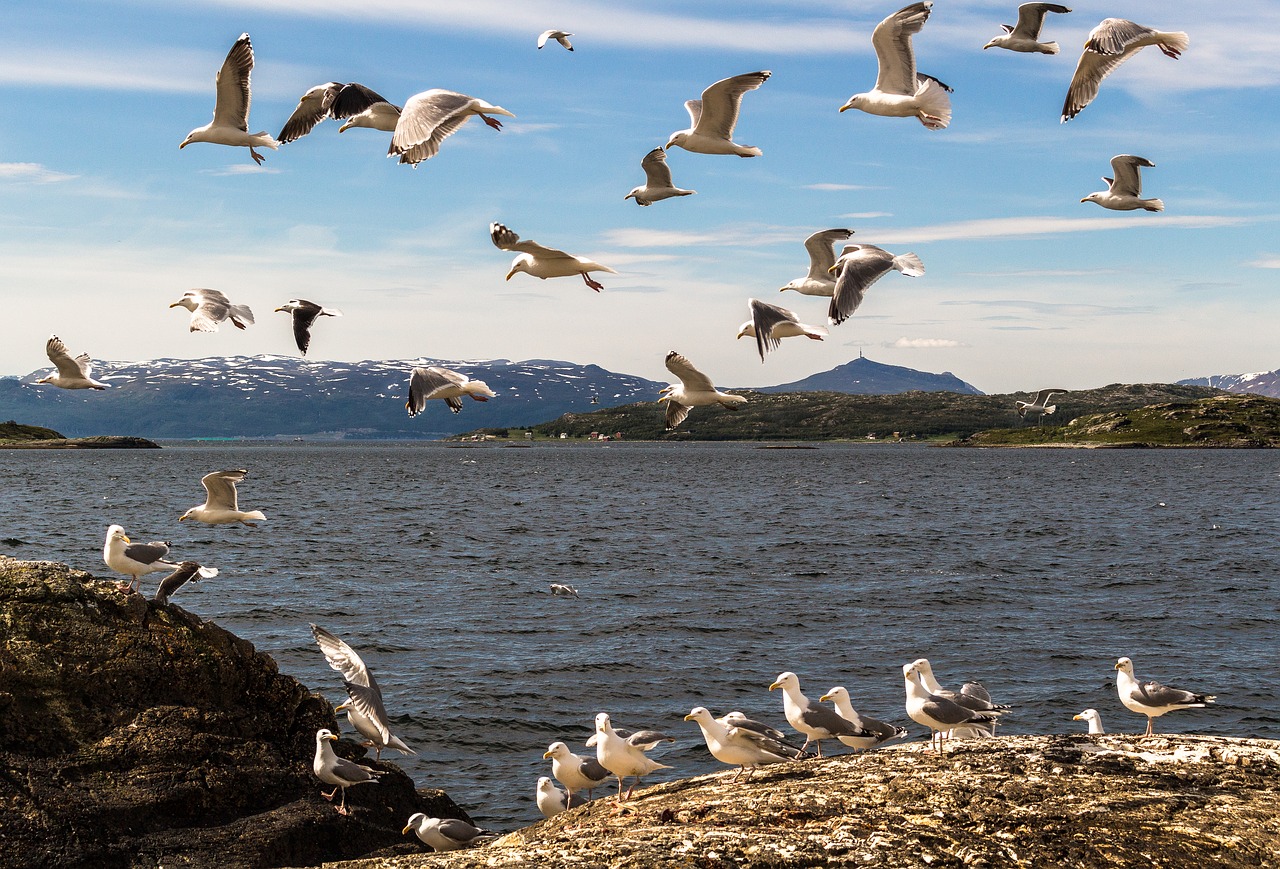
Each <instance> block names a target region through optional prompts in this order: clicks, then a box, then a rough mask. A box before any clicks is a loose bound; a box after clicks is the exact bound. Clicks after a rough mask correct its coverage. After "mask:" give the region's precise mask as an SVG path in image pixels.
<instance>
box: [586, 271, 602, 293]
mask: <svg viewBox="0 0 1280 869" xmlns="http://www.w3.org/2000/svg"><path fill="white" fill-rule="evenodd" d="M582 280H583V281H585V282H586V284H587V286H588V287H590V288H591V289H593V290H595V291H596V292H597V293H598V292H600V291H601V290H603V289H604V284H602V283H600V282H599V281H593V280H591V278H589V277H587V273H586V272H583V273H582Z"/></svg>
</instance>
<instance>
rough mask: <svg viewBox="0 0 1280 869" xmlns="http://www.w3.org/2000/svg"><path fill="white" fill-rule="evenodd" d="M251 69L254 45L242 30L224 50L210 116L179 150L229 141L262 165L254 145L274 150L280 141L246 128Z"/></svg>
mask: <svg viewBox="0 0 1280 869" xmlns="http://www.w3.org/2000/svg"><path fill="white" fill-rule="evenodd" d="M251 72H253V46H252V45H250V44H249V34H247V33H241V34H240V38H239V39H237V40H236V42H235V45H232V46H231V50H230V51H229V52H227V59H226V60H224V61H223V62H222V69H220V70H218V75H217V77H215V78H214V84H215V87H216V88H217V99H216V100H215V102H214V104H213V120H212V121H210V122H209V123H207V124H205V125H204V126H203V127H197V128H196V129H194V130H192V131H191V132H190V133H187V138H185V139H183V140H182V144H181V145H179V146H178V149H179V150H181V149H183V148H185V147H187V146H188V145H190V144H191V143H192V142H212V143H213V144H215V145H232V146H240V147H245V148H248V149H249V156H251V157H253V162H255V163H257V164H259V165H261V164H262V161H263V160H264V159H266V158H265V157H263V156H262V155H261V154H259V153H258V152H257V151H255V150H253V149H254V147H258V148H270V149H271V150H273V151H274V150H275V149H276V148H278V147H279V146H280V143H279V142H277V141H276V140H275V139H273V138H271V134H270V133H268V132H267V131H266V130H263V131H262V132H259V133H250V132H249V100H250V95H249V74H250V73H251Z"/></svg>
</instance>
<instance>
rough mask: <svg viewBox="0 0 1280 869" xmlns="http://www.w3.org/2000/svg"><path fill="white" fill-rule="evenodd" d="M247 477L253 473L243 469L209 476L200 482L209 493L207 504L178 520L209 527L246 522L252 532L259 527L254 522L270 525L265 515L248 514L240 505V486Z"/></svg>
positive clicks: (193, 509)
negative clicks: (194, 522)
mask: <svg viewBox="0 0 1280 869" xmlns="http://www.w3.org/2000/svg"><path fill="white" fill-rule="evenodd" d="M247 473H249V472H248V471H246V470H244V469H243V468H241V469H239V470H232V471H214V472H213V473H211V474H205V475H204V476H203V477H201V478H200V485H202V486H204V491H205V499H204V503H203V504H200V505H199V506H196V507H192V508H191V509H190V510H188V511H187V512H185V513H183V514H182V515H181V516H179V517H178V521H179V522H183V521H185V520H187V519H194V520H195V521H197V522H203V523H205V524H206V525H230V524H232V523H235V522H243V523H244V524H245V525H248V526H249V527H250V528H255V527H257V526H256V525H254V523H253V522H251V521H250V520H251V519H253V520H257V521H259V522H266V521H267V517H266V516H263V515H262V511H260V510H251V511H249V512H247V513H246V512H245V511H243V510H241V509H240V507H239V506H238V505H237V502H236V483H239V482H241V481H242V480H244V477H245V474H247Z"/></svg>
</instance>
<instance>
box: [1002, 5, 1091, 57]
mask: <svg viewBox="0 0 1280 869" xmlns="http://www.w3.org/2000/svg"><path fill="white" fill-rule="evenodd" d="M1070 11H1071V10H1070V9H1068V8H1067V7H1065V6H1062V5H1060V4H1058V3H1023V4H1022V5H1021V6H1019V7H1018V23H1017V25H1015V26H1013V27H1010V26H1009V25H1008V24H1001V25H1000V26H1001V27H1002V28H1004V33H1002V34H1001V35H999V36H996V37H993V38H992V40H991V41H990V42H988V43H987V44H986V45H984V46H982V50H983V51H986V50H987V49H988V48H1007V49H1009V50H1010V51H1026V52H1038V53H1040V54H1057V53H1058V43H1056V42H1041V41H1040V28H1042V27H1044V16H1045V15H1046V13H1049V12H1058V13H1061V14H1066V13H1068V12H1070Z"/></svg>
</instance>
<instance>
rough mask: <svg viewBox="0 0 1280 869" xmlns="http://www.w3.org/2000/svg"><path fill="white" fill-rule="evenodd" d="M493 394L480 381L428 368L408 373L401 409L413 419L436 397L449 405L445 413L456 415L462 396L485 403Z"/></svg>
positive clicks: (445, 370)
mask: <svg viewBox="0 0 1280 869" xmlns="http://www.w3.org/2000/svg"><path fill="white" fill-rule="evenodd" d="M497 394H498V393H496V392H494V391H493V390H492V389H490V388H489V387H488V385H487V384H486V383H485V382H484V381H483V380H472V379H471V378H470V377H468V376H467V375H465V374H462V373H460V372H457V371H454V370H453V369H450V368H440V367H437V366H435V365H431V366H428V367H426V368H415V369H413V371H412V372H411V373H410V374H409V400H408V401H406V402H405V403H404V409H405V410H407V411H408V412H409V416H411V417H414V416H417V415H418V414H420V413H422V411H423V410H424V409H425V408H426V406H427V402H428V401H429V400H430V399H433V398H439V399H441V400H443V401H444V403H445V404H447V405H449V410H451V411H453V412H454V413H460V412H461V411H462V396H464V395H469V396H471V397H472V398H473V399H474V400H476V401H488V400H489V399H491V398H494V397H495V396H497Z"/></svg>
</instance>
